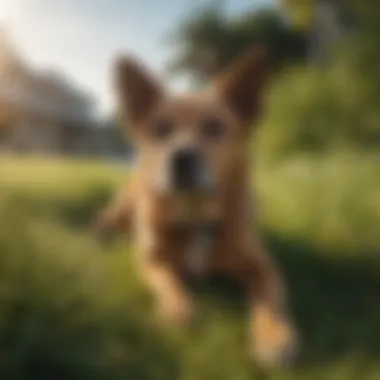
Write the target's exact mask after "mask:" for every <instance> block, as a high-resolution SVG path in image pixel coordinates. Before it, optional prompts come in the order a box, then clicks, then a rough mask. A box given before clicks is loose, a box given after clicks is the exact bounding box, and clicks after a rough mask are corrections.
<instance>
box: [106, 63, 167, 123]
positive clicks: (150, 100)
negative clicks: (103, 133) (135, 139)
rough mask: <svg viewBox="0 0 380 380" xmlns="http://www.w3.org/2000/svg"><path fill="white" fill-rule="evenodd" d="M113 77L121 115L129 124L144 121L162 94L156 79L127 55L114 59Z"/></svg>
mask: <svg viewBox="0 0 380 380" xmlns="http://www.w3.org/2000/svg"><path fill="white" fill-rule="evenodd" d="M113 79H114V86H115V89H116V95H117V102H118V103H119V104H118V105H119V109H120V111H121V113H122V117H123V119H126V121H127V122H128V123H129V124H131V125H136V124H139V123H141V122H142V121H144V118H145V117H147V116H148V115H149V113H150V112H151V111H152V110H153V109H154V108H155V106H157V103H158V102H159V100H160V99H161V97H162V96H163V92H164V91H163V88H162V86H161V85H160V84H159V83H158V81H157V80H156V79H155V78H153V76H151V75H150V73H148V71H147V70H146V69H145V68H144V67H143V65H142V64H141V63H140V62H138V61H136V60H135V59H133V58H131V57H129V56H120V57H118V58H117V59H116V61H115V67H114V78H113Z"/></svg>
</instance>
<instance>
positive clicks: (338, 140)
mask: <svg viewBox="0 0 380 380" xmlns="http://www.w3.org/2000/svg"><path fill="white" fill-rule="evenodd" d="M375 19H376V20H379V19H380V18H379V17H378V16H377V15H376V16H375ZM357 20H358V21H357V28H358V30H357V31H356V32H355V33H354V34H353V35H352V36H351V37H349V38H347V41H346V42H345V43H344V44H343V45H342V46H341V47H340V48H339V50H338V51H337V52H336V53H335V55H334V56H333V57H331V59H330V60H329V62H327V63H326V64H325V65H321V66H316V65H309V66H307V67H302V68H300V67H294V68H293V69H292V70H287V71H285V72H283V73H282V76H281V77H278V78H276V80H275V82H274V84H273V87H272V89H271V91H270V94H269V98H268V109H267V113H266V118H265V119H264V120H263V131H262V134H261V137H262V146H261V149H262V150H263V151H265V152H266V154H268V155H270V154H273V155H277V156H281V155H282V154H284V153H286V154H291V153H294V152H295V151H326V150H335V149H336V148H337V147H340V148H344V147H355V148H358V149H371V150H373V149H378V148H379V145H380V76H379V70H378V67H379V66H380V54H379V51H380V50H379V47H380V45H379V41H380V39H379V37H380V29H379V27H378V25H379V24H378V23H375V22H374V21H373V20H372V16H370V15H369V14H368V13H366V12H365V13H364V14H362V15H361V16H360V17H359V16H358V18H357Z"/></svg>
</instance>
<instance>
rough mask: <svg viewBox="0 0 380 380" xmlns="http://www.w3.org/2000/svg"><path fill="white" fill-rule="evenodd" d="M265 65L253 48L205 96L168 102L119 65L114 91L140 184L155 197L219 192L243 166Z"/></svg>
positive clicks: (129, 63) (146, 80) (126, 62)
mask: <svg viewBox="0 0 380 380" xmlns="http://www.w3.org/2000/svg"><path fill="white" fill-rule="evenodd" d="M265 68H266V65H265V60H264V56H263V52H262V50H261V49H256V48H253V49H251V50H250V51H248V52H247V53H246V54H245V55H244V56H243V57H241V58H240V59H238V60H237V62H236V63H234V64H233V65H232V66H231V67H230V68H228V69H227V70H226V71H225V72H223V73H222V74H221V75H220V76H218V77H217V78H216V79H215V80H214V81H213V83H212V84H211V85H210V86H209V87H207V88H206V89H205V90H204V91H201V92H199V93H195V94H189V95H182V96H178V95H175V96H174V95H171V94H169V93H168V92H167V91H166V89H165V88H164V87H163V86H162V85H161V84H160V83H159V82H158V81H157V80H156V79H155V78H153V76H151V75H150V73H148V72H147V71H146V70H145V69H144V68H143V66H142V65H141V64H140V63H138V62H136V61H135V60H133V59H131V58H129V57H122V58H119V59H118V60H117V64H116V70H115V72H116V75H115V84H116V88H117V95H118V101H119V105H120V107H121V110H122V112H123V113H125V115H126V124H127V126H128V128H129V131H130V135H131V136H132V138H133V139H134V142H135V144H136V146H137V148H138V151H139V160H140V165H141V168H142V171H143V172H144V175H145V177H146V178H145V179H146V180H147V181H149V183H150V185H151V186H152V188H153V189H154V190H155V191H157V192H162V193H165V194H169V193H170V194H172V193H179V192H181V193H183V192H188V193H194V192H197V193H203V192H209V191H213V190H218V189H219V188H220V187H221V186H224V185H225V184H227V183H228V181H231V178H232V177H231V175H232V174H233V173H234V171H235V170H236V169H237V168H238V167H239V166H241V165H242V164H243V160H245V159H246V155H247V147H248V141H249V132H250V129H251V124H252V123H253V122H254V120H255V119H256V117H257V116H258V114H259V112H260V109H261V104H260V103H261V98H262V89H263V86H264V83H265Z"/></svg>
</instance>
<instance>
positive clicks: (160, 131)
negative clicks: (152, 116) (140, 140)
mask: <svg viewBox="0 0 380 380" xmlns="http://www.w3.org/2000/svg"><path fill="white" fill-rule="evenodd" d="M173 130H174V125H173V123H172V121H171V120H169V119H159V120H156V121H155V122H154V123H153V124H152V126H151V128H150V132H151V134H152V135H153V137H154V138H156V139H158V140H165V139H167V138H168V137H169V136H170V135H171V134H172V132H173Z"/></svg>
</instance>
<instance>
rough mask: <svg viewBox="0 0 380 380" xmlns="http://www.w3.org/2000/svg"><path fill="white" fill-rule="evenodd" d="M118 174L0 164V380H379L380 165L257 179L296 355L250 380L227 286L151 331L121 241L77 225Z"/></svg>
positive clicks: (85, 223) (285, 171) (238, 311)
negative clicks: (284, 285) (175, 327)
mask: <svg viewBox="0 0 380 380" xmlns="http://www.w3.org/2000/svg"><path fill="white" fill-rule="evenodd" d="M126 177H127V171H126V170H125V169H124V168H121V167H114V166H111V165H107V164H105V163H96V162H82V161H74V160H72V161H70V162H68V161H66V162H63V161H59V160H43V159H4V158H1V163H0V212H1V220H0V378H1V379H15V380H19V379H38V380H40V379H54V380H57V379H58V380H59V379H111V380H113V379H133V380H134V379H136V380H139V379H147V380H155V379H180V380H213V379H221V380H222V379H226V380H227V379H228V380H230V379H233V380H243V379H244V380H245V379H283V380H285V379H289V380H293V379H294V380H295V379H302V380H305V379H307V380H309V379H311V380H313V379H316V380H317V379H318V380H328V379H334V380H338V379H339V380H341V379H342V380H350V379H358V380H372V379H373V380H377V379H380V360H379V357H380V299H379V295H380V159H379V157H376V156H375V157H373V156H372V157H369V156H359V155H340V156H336V155H335V156H332V157H328V158H323V159H321V158H320V159H316V158H314V159H310V158H307V159H306V158H302V157H299V158H297V159H293V160H288V161H287V162H284V163H282V164H281V165H276V166H272V167H270V166H268V165H267V166H264V165H261V166H259V167H258V169H257V172H256V176H255V177H256V179H257V186H258V189H259V195H260V198H261V201H262V203H261V204H262V215H261V221H262V228H263V232H264V233H265V235H266V237H267V242H268V245H269V246H270V247H271V249H272V252H273V255H274V256H275V257H276V259H277V260H278V261H279V262H280V263H281V267H282V268H283V271H284V273H285V276H286V278H287V281H288V283H289V286H290V289H291V291H290V293H291V296H292V304H293V310H294V313H295V316H296V320H297V323H298V325H299V327H300V330H301V334H302V340H303V346H304V349H303V352H302V356H301V358H300V361H299V364H298V365H297V367H296V368H294V369H293V370H291V371H290V370H288V371H286V372H278V373H263V372H262V371H260V370H259V369H257V368H256V367H255V366H254V364H253V363H252V362H251V361H250V360H249V358H248V357H247V352H246V348H247V341H246V334H245V333H246V331H245V327H246V326H245V322H246V318H245V316H246V315H245V308H244V302H243V300H242V299H241V297H240V295H239V292H237V291H236V290H235V289H232V288H231V286H227V284H207V285H206V284H205V285H203V286H201V287H200V288H199V289H197V290H195V292H196V295H197V298H198V300H199V310H200V312H199V318H198V319H197V321H196V322H195V323H194V325H193V326H191V327H190V329H189V331H163V330H161V329H159V328H157V326H156V325H155V322H154V319H153V318H152V315H153V313H152V304H151V299H150V297H149V294H148V293H147V292H146V291H145V290H144V288H143V287H142V286H141V284H140V283H139V281H138V278H136V276H135V273H134V269H133V263H134V262H133V255H132V252H130V251H131V248H130V247H129V246H128V242H126V241H123V239H121V238H115V239H113V240H111V241H109V242H107V243H103V244H100V243H99V242H98V241H97V240H96V238H95V236H94V235H93V233H92V232H91V231H90V229H89V221H90V219H91V217H92V216H93V215H94V213H95V212H96V210H98V208H99V207H100V206H101V205H103V204H104V202H105V201H106V200H107V199H108V197H109V196H110V194H111V193H112V189H114V188H115V187H117V185H118V184H119V183H121V182H122V181H124V180H125V179H126Z"/></svg>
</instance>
